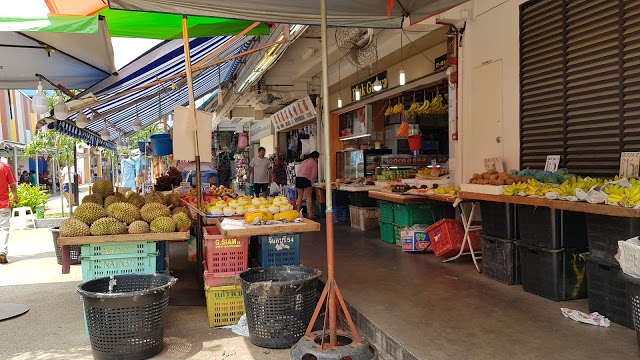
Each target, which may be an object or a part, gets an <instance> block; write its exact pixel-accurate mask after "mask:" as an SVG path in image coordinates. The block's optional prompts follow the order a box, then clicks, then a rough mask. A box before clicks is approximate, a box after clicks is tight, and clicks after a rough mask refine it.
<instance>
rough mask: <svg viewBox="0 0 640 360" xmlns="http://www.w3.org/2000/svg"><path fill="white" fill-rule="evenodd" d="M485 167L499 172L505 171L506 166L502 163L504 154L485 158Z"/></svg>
mask: <svg viewBox="0 0 640 360" xmlns="http://www.w3.org/2000/svg"><path fill="white" fill-rule="evenodd" d="M484 169H485V171H486V170H491V169H493V170H495V171H497V172H504V166H503V165H502V156H494V157H491V158H486V159H484Z"/></svg>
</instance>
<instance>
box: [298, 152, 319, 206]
mask: <svg viewBox="0 0 640 360" xmlns="http://www.w3.org/2000/svg"><path fill="white" fill-rule="evenodd" d="M319 157H320V153H318V152H317V151H313V152H311V154H309V158H308V159H307V160H305V161H303V162H302V164H300V167H299V168H298V171H297V172H296V189H298V200H297V202H296V209H297V210H298V211H300V209H302V197H303V196H304V197H306V198H307V213H308V214H309V215H308V217H309V219H313V218H314V217H315V214H314V213H313V199H312V198H311V190H312V189H313V188H312V185H313V183H314V182H315V181H316V177H317V176H318V158H319Z"/></svg>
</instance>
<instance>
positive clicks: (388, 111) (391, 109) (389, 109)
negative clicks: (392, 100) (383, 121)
mask: <svg viewBox="0 0 640 360" xmlns="http://www.w3.org/2000/svg"><path fill="white" fill-rule="evenodd" d="M392 114H393V106H391V105H389V106H388V107H387V110H385V112H384V116H389V115H392Z"/></svg>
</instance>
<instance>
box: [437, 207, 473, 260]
mask: <svg viewBox="0 0 640 360" xmlns="http://www.w3.org/2000/svg"><path fill="white" fill-rule="evenodd" d="M475 211H476V203H475V202H472V203H471V212H470V213H469V216H467V215H466V214H465V211H464V208H463V207H462V206H460V217H462V226H463V227H464V238H463V239H462V246H461V247H460V252H459V253H458V254H457V255H456V256H454V257H451V258H448V259H446V260H444V261H442V262H449V261H453V260H456V259H458V258H459V257H460V256H462V255H471V258H472V259H473V264H474V265H475V266H476V270H478V272H480V267H479V266H478V261H477V259H482V256H479V255H476V253H477V252H480V251H479V250H474V249H473V245H472V244H471V235H470V234H469V232H471V231H476V230H479V229H480V226H473V225H471V220H472V219H473V215H474V214H475ZM466 245H468V246H469V251H467V252H465V251H464V249H465V247H466Z"/></svg>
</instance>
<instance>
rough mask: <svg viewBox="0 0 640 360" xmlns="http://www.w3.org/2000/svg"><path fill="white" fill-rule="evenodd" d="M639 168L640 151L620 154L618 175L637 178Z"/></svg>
mask: <svg viewBox="0 0 640 360" xmlns="http://www.w3.org/2000/svg"><path fill="white" fill-rule="evenodd" d="M639 170H640V152H623V153H622V154H620V176H621V177H625V178H627V179H631V178H637V177H638V172H639Z"/></svg>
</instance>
